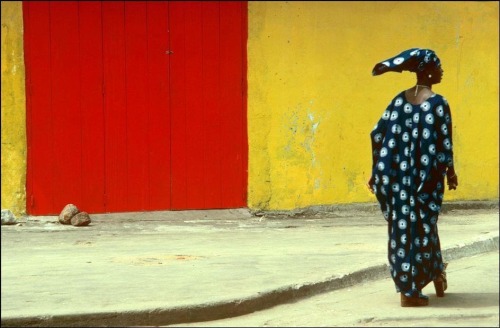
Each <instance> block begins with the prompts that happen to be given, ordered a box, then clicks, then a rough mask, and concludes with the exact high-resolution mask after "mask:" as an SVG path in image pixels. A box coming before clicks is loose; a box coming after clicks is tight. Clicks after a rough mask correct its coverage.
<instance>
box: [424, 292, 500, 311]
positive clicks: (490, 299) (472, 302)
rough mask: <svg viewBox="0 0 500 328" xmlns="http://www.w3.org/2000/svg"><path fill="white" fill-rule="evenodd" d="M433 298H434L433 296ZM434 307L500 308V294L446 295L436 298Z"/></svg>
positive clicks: (433, 303) (433, 301)
mask: <svg viewBox="0 0 500 328" xmlns="http://www.w3.org/2000/svg"><path fill="white" fill-rule="evenodd" d="M431 297H432V296H431ZM433 298H434V299H433V300H431V302H432V307H442V308H449V307H456V308H483V307H490V306H495V307H497V308H498V306H499V293H498V292H493V293H453V292H450V293H445V296H444V297H437V296H434V297H433Z"/></svg>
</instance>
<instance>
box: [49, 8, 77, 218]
mask: <svg viewBox="0 0 500 328" xmlns="http://www.w3.org/2000/svg"><path fill="white" fill-rule="evenodd" d="M50 33H51V43H50V45H51V47H50V54H51V61H50V67H51V70H52V83H51V86H52V120H53V126H52V128H53V137H54V139H53V142H54V153H53V156H54V161H53V164H54V166H53V167H54V170H55V172H56V174H54V176H53V180H52V184H53V186H54V188H53V193H54V207H55V210H56V211H57V212H60V211H61V210H62V209H63V207H64V206H65V205H66V204H68V203H72V204H80V202H81V199H82V193H81V190H82V181H81V179H82V146H81V144H82V140H81V139H82V128H81V123H80V122H81V108H80V98H81V96H80V79H79V75H80V72H79V66H80V52H79V40H78V35H79V33H78V3H77V2H76V1H68V2H66V1H61V2H59V1H53V2H51V3H50Z"/></svg>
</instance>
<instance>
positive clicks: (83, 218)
mask: <svg viewBox="0 0 500 328" xmlns="http://www.w3.org/2000/svg"><path fill="white" fill-rule="evenodd" d="M90 222H92V221H91V220H90V216H89V214H88V213H87V212H80V213H78V214H76V215H75V216H73V217H72V218H71V224H72V225H74V226H75V227H83V226H86V225H89V224H90Z"/></svg>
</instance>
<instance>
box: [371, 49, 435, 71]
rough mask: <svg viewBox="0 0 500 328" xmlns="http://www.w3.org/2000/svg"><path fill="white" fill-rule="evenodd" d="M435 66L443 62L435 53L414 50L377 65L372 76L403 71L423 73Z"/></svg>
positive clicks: (425, 50) (427, 50)
mask: <svg viewBox="0 0 500 328" xmlns="http://www.w3.org/2000/svg"><path fill="white" fill-rule="evenodd" d="M433 66H436V67H439V66H441V61H440V60H439V58H438V56H436V53H435V52H434V51H432V50H430V49H420V48H412V49H408V50H405V51H403V52H402V53H400V54H399V55H397V56H394V57H392V58H389V59H386V60H384V61H382V62H380V63H378V64H377V65H375V67H374V68H373V71H372V75H374V76H375V75H380V74H384V73H386V72H399V73H401V72H402V71H410V72H422V71H424V70H426V69H428V68H430V67H433Z"/></svg>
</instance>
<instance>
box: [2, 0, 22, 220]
mask: <svg viewBox="0 0 500 328" xmlns="http://www.w3.org/2000/svg"><path fill="white" fill-rule="evenodd" d="M23 53H24V52H23V21H22V4H21V2H20V1H12V2H11V1H2V209H10V210H11V211H12V212H13V213H14V214H15V215H16V216H19V215H22V214H24V213H25V212H26V188H25V186H26V101H25V92H24V81H25V80H24V76H25V75H24V55H23Z"/></svg>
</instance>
